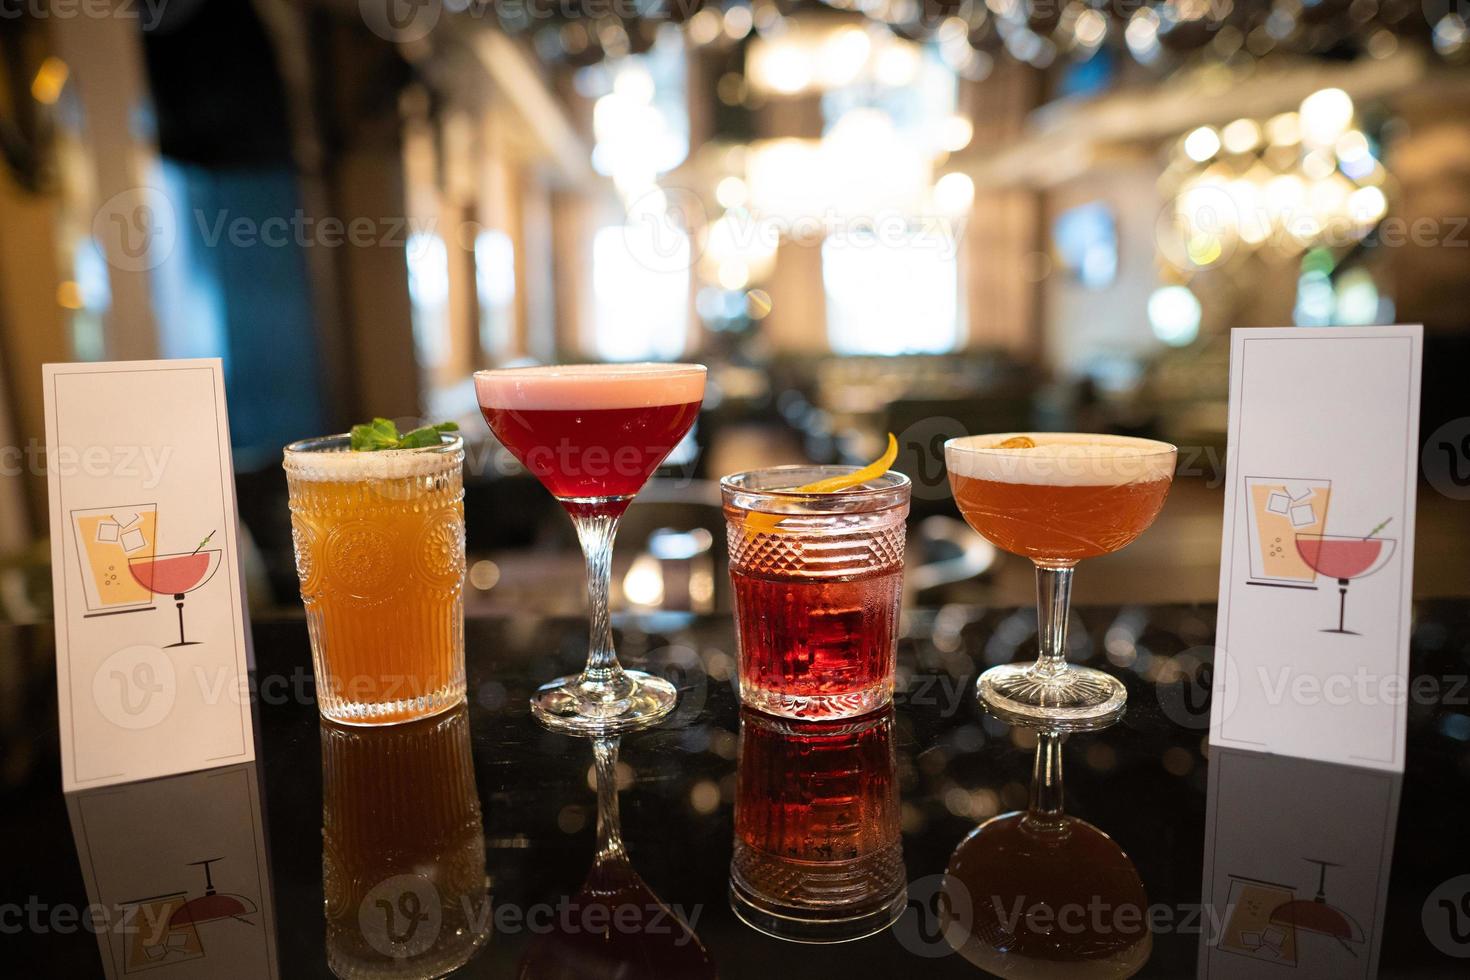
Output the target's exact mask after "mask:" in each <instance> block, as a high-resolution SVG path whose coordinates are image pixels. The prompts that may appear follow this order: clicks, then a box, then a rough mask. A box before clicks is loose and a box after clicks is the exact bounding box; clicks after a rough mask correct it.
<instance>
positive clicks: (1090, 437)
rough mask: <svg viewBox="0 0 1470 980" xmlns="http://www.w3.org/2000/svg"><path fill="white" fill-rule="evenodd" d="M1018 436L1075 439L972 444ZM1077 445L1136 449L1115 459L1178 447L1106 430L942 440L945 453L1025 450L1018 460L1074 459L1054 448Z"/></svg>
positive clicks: (1160, 453) (1145, 456) (1172, 450)
mask: <svg viewBox="0 0 1470 980" xmlns="http://www.w3.org/2000/svg"><path fill="white" fill-rule="evenodd" d="M1019 436H1027V437H1035V436H1043V437H1048V436H1075V437H1076V441H1075V442H1065V443H1058V444H1055V445H1054V446H1049V445H1048V444H1046V443H1038V444H1037V445H1035V446H1032V447H1029V448H1025V449H1019V448H1003V447H1001V446H979V445H975V443H976V442H977V441H979V440H982V439H985V440H990V439H995V440H999V441H1001V442H1004V441H1005V440H1007V439H1014V438H1017V437H1019ZM1079 444H1080V445H1094V446H1109V447H1112V448H1115V449H1130V448H1133V449H1135V450H1136V451H1135V452H1131V453H1126V454H1125V453H1120V454H1118V456H1117V457H1115V458H1117V459H1150V458H1152V457H1155V456H1165V455H1168V454H1169V453H1175V454H1177V453H1178V452H1179V447H1178V446H1176V445H1174V444H1173V443H1170V442H1164V441H1163V440H1162V439H1145V438H1143V437H1142V436H1120V435H1112V434H1110V433H1105V432H989V433H980V434H977V435H972V436H957V437H955V438H953V439H946V440H945V441H944V451H945V452H946V453H948V452H950V451H954V452H957V453H975V454H999V453H1008V454H1009V453H1021V452H1024V453H1025V455H1024V456H1017V457H1015V458H1017V459H1076V458H1079V457H1075V456H1071V455H1070V454H1063V453H1060V452H1057V451H1055V450H1059V449H1061V448H1063V447H1064V446H1076V445H1079ZM1048 448H1051V449H1052V450H1053V451H1051V452H1048V451H1047V449H1048Z"/></svg>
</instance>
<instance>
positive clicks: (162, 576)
mask: <svg viewBox="0 0 1470 980" xmlns="http://www.w3.org/2000/svg"><path fill="white" fill-rule="evenodd" d="M222 554H223V552H222V551H220V549H218V548H201V549H200V550H198V551H187V552H179V553H178V554H173V555H146V556H144V557H141V558H130V559H128V571H129V572H130V573H131V574H132V576H133V580H134V581H135V582H137V583H138V584H139V585H141V586H142V587H143V588H145V589H147V590H148V591H149V592H152V593H153V594H154V595H171V596H173V597H174V605H175V606H177V607H178V610H179V642H177V643H170V644H168V646H170V647H190V646H194V645H196V644H197V643H198V642H199V641H198V640H186V639H184V596H185V595H187V594H188V593H190V592H193V591H194V590H195V589H197V588H199V587H200V586H201V585H203V584H204V583H205V582H208V581H209V580H210V579H212V578H214V573H215V572H217V571H218V570H219V561H220V556H221V555H222Z"/></svg>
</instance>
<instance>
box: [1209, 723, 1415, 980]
mask: <svg viewBox="0 0 1470 980" xmlns="http://www.w3.org/2000/svg"><path fill="white" fill-rule="evenodd" d="M1401 779H1402V777H1400V776H1399V775H1398V774H1397V773H1390V772H1384V771H1382V770H1378V769H1364V768H1355V767H1349V766H1340V765H1336V764H1334V763H1327V762H1312V761H1309V760H1306V759H1293V758H1290V757H1288V756H1274V755H1266V754H1263V753H1259V752H1242V751H1239V750H1236V749H1224V748H1218V749H1216V750H1215V751H1213V752H1212V753H1211V755H1210V790H1209V804H1208V806H1209V810H1208V815H1207V817H1206V820H1205V867H1204V897H1203V900H1202V902H1203V905H1204V911H1203V914H1202V916H1201V920H1200V921H1201V926H1202V928H1203V930H1204V935H1203V938H1202V941H1201V942H1200V948H1199V976H1200V977H1201V978H1217V980H1235V978H1242V980H1256V978H1265V980H1270V978H1271V977H1282V978H1291V980H1313V978H1316V977H1321V978H1324V980H1347V978H1352V977H1363V978H1370V977H1376V976H1377V975H1378V955H1379V950H1380V945H1381V939H1382V932H1383V920H1384V911H1385V907H1386V906H1385V901H1386V899H1387V896H1388V875H1389V865H1390V864H1391V863H1392V858H1393V837H1394V828H1395V826H1396V824H1397V821H1398V806H1399V786H1400V782H1401ZM1262 800H1269V801H1270V806H1262V805H1261V801H1262Z"/></svg>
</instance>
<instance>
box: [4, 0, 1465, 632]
mask: <svg viewBox="0 0 1470 980" xmlns="http://www.w3.org/2000/svg"><path fill="white" fill-rule="evenodd" d="M0 14H3V19H0V152H3V164H0V444H3V445H4V446H5V447H6V448H5V453H4V456H5V458H4V459H3V460H0V464H3V465H4V468H5V469H4V472H5V474H6V478H5V480H4V481H3V484H0V619H7V620H16V621H27V620H37V619H46V618H49V617H50V614H51V599H50V578H49V572H48V571H47V567H46V563H47V561H48V550H47V547H46V543H45V534H46V497H45V475H44V463H43V462H42V458H41V457H42V453H41V450H40V447H41V445H42V444H43V442H44V439H43V433H44V426H43V421H42V399H41V390H40V382H41V374H40V365H41V364H42V363H43V362H45V361H69V360H95V359H134V358H155V357H196V356H219V357H222V358H223V359H224V364H225V370H226V376H227V379H228V390H229V398H230V405H229V408H230V424H231V429H232V437H233V440H234V444H235V446H234V448H235V453H236V471H237V476H238V481H239V490H240V493H239V499H240V508H241V514H242V518H243V521H244V524H245V529H246V531H247V532H248V539H249V541H250V542H251V555H250V565H249V580H250V590H251V592H250V600H251V604H252V606H254V607H256V608H257V609H276V608H279V609H281V610H282V611H283V612H284V613H285V614H287V615H300V608H301V607H300V605H299V603H298V602H297V600H296V577H295V572H294V568H293V565H292V556H291V541H290V525H289V520H288V514H287V509H286V502H285V481H284V477H283V475H282V472H281V468H280V449H281V447H282V445H284V444H285V443H286V442H288V441H291V440H293V439H297V438H302V437H306V436H311V435H317V434H321V433H324V432H334V431H342V430H344V429H346V428H347V427H348V426H349V425H350V424H352V423H353V422H357V421H365V420H367V419H369V418H371V417H372V416H375V415H382V416H389V417H394V418H396V419H400V420H403V419H419V418H426V419H432V420H438V419H455V420H458V421H459V422H460V424H461V425H462V426H463V427H464V429H465V433H466V436H467V441H468V443H469V452H468V462H467V469H466V485H467V502H466V506H467V514H468V528H469V542H468V546H469V550H470V573H469V578H470V585H471V588H470V589H468V590H467V595H468V607H469V609H470V610H471V613H472V614H473V613H474V612H475V611H484V610H496V611H501V612H515V611H524V610H529V609H534V610H535V611H537V612H538V613H565V614H567V615H573V616H580V615H581V610H582V608H583V602H584V595H583V592H582V582H581V576H582V561H581V557H580V555H579V554H578V552H577V550H576V547H575V541H574V540H573V538H572V534H571V529H570V527H569V525H568V523H567V521H566V520H565V518H564V516H563V515H562V513H561V511H560V508H559V507H558V506H557V504H556V502H555V501H554V500H553V499H552V498H551V497H550V496H549V495H547V494H546V493H545V492H543V491H542V490H541V488H540V487H539V486H538V485H537V484H536V483H535V481H534V480H533V479H532V478H531V477H530V476H528V475H527V474H525V473H524V472H523V471H522V470H520V468H519V467H518V466H517V465H516V464H515V462H514V460H513V459H512V458H511V457H510V456H509V454H508V453H506V452H505V451H504V450H503V449H502V448H501V447H499V446H498V445H497V444H496V443H495V442H494V440H493V439H492V438H491V436H490V435H489V433H488V431H487V429H486V428H485V426H484V424H483V422H482V421H481V420H480V419H479V418H478V412H477V409H476V406H475V401H474V394H473V390H472V388H471V386H470V383H469V376H470V373H471V372H472V371H473V370H475V369H477V368H481V367H490V366H503V365H510V364H521V363H538V362H539V363H554V362H572V361H596V360H673V359H679V360H694V361H699V362H702V363H706V364H708V365H709V367H710V384H709V395H708V397H707V399H706V402H705V407H704V412H703V414H702V416H701V418H700V421H699V423H698V425H697V428H696V430H695V432H694V433H693V435H692V437H691V439H690V441H689V442H688V443H687V444H686V445H685V446H684V447H682V448H681V449H680V450H679V451H678V452H676V454H675V457H674V458H672V459H671V460H670V463H669V465H668V466H666V467H665V468H664V470H663V471H661V475H660V477H659V478H658V479H657V480H656V481H655V482H654V483H653V484H651V485H650V487H649V488H648V490H647V491H646V492H645V493H644V494H643V495H642V496H641V497H640V498H639V501H638V502H637V503H636V504H635V505H634V507H633V508H632V510H631V511H630V512H629V514H628V517H627V519H626V520H625V522H624V531H623V533H622V535H621V536H620V539H619V542H618V558H617V563H616V572H615V576H616V586H617V589H618V591H619V593H620V594H619V595H616V596H615V597H614V607H615V608H622V607H623V606H624V605H627V606H631V607H632V608H634V609H636V610H641V611H646V612H655V611H661V612H667V613H680V612H706V611H718V610H725V609H728V581H727V578H726V574H725V569H724V541H723V534H724V531H723V522H722V520H721V517H720V513H719V497H718V493H717V490H716V486H715V481H717V480H718V478H719V476H721V475H722V474H725V473H729V472H732V471H735V470H739V469H743V468H748V467H752V466H761V465H770V464H777V463H783V462H796V461H801V460H813V461H817V462H865V461H867V460H869V459H872V458H874V457H876V456H877V455H878V454H879V453H880V452H881V450H882V448H883V444H884V440H885V434H886V433H888V432H890V431H891V432H893V433H894V434H895V435H897V436H898V437H899V440H900V443H901V455H900V457H899V463H898V466H897V468H898V469H901V470H903V471H904V472H906V473H908V474H909V475H910V476H911V477H912V478H913V480H914V508H913V511H914V513H913V521H914V524H913V527H912V530H911V535H910V538H911V541H912V546H911V553H910V555H909V573H908V585H907V588H908V593H909V595H908V597H907V599H908V602H909V603H911V604H919V605H926V606H934V607H941V608H948V607H951V606H953V608H956V609H959V608H961V604H963V605H976V606H985V605H990V606H997V605H999V606H1021V607H1022V608H1023V609H1028V608H1029V604H1030V602H1031V599H1032V595H1031V590H1032V576H1031V571H1030V568H1029V567H1028V566H1027V565H1026V563H1025V562H1023V561H1021V560H1020V559H1007V558H1006V557H1005V556H1002V557H999V558H998V557H997V556H996V555H995V554H994V552H993V550H992V549H991V548H990V546H989V545H988V544H986V543H985V542H983V541H982V540H981V539H980V538H978V537H977V536H975V535H974V534H973V533H972V532H971V531H969V529H968V528H966V527H965V526H964V524H963V523H961V522H960V521H959V519H958V516H957V514H956V513H955V511H954V509H953V504H952V502H951V501H950V498H949V490H948V484H947V482H946V479H945V475H944V472H943V468H942V462H941V460H942V455H941V453H940V450H939V446H940V444H941V443H942V441H943V440H944V439H945V438H948V437H951V436H957V435H962V434H966V433H977V432H988V431H1008V430H1014V429H1028V428H1039V429H1055V430H1067V429H1080V430H1088V431H1100V432H1116V433H1126V434H1139V435H1148V436H1153V437H1158V438H1162V439H1166V440H1169V441H1171V442H1174V443H1176V444H1178V445H1179V446H1180V447H1181V456H1180V476H1179V479H1178V480H1177V481H1176V484H1175V489H1174V491H1173V495H1172V497H1171V499H1170V502H1169V504H1168V506H1167V507H1166V509H1165V512H1164V515H1163V517H1162V518H1161V519H1160V521H1159V525H1158V527H1157V528H1156V529H1155V530H1154V531H1153V532H1152V533H1150V534H1148V535H1146V536H1144V538H1143V539H1142V540H1141V541H1140V542H1139V543H1138V544H1137V545H1135V546H1134V547H1133V548H1131V549H1128V550H1127V551H1125V552H1122V553H1119V554H1117V555H1113V556H1109V557H1107V558H1102V559H1098V560H1097V561H1096V563H1095V564H1096V565H1098V566H1099V567H1098V568H1097V569H1096V572H1094V573H1090V574H1088V575H1086V576H1084V577H1083V578H1082V579H1080V580H1079V582H1078V589H1077V591H1078V595H1077V601H1078V602H1080V603H1088V602H1108V603H1130V602H1136V603H1162V602H1195V601H1211V600H1213V598H1214V596H1215V592H1216V588H1217V582H1218V550H1219V535H1220V525H1221V517H1220V509H1221V501H1222V491H1221V481H1222V480H1223V478H1224V474H1223V472H1222V471H1223V451H1224V440H1225V416H1226V382H1227V378H1226V373H1227V360H1228V346H1229V344H1228V338H1229V335H1228V331H1229V328H1231V327H1253V326H1280V325H1291V324H1297V325H1304V326H1319V327H1322V328H1324V329H1330V328H1332V327H1335V326H1350V325H1354V324H1375V323H1392V322H1423V323H1424V324H1425V325H1426V331H1427V335H1426V347H1425V350H1426V361H1425V384H1424V411H1423V420H1422V432H1421V437H1422V439H1423V441H1424V444H1425V457H1424V458H1425V464H1426V470H1425V473H1426V477H1427V479H1426V481H1425V482H1424V484H1423V485H1422V487H1421V493H1420V516H1419V520H1420V525H1419V526H1420V534H1419V541H1418V550H1417V554H1416V560H1417V569H1416V571H1417V577H1416V591H1417V592H1419V593H1420V594H1423V595H1465V594H1470V558H1467V556H1466V549H1465V548H1464V542H1465V540H1466V532H1467V530H1470V521H1467V518H1466V510H1465V508H1464V506H1463V504H1461V503H1460V501H1459V499H1458V498H1462V497H1465V496H1470V489H1467V485H1470V446H1465V447H1458V444H1457V443H1454V442H1452V441H1445V440H1447V439H1450V436H1448V435H1445V436H1443V437H1441V436H1440V435H1438V433H1442V432H1444V433H1452V432H1457V431H1460V429H1463V428H1464V416H1466V415H1467V414H1470V412H1467V411H1466V408H1465V400H1464V395H1463V391H1464V382H1463V374H1464V370H1465V368H1466V366H1467V365H1470V339H1467V338H1470V333H1467V327H1470V322H1467V321H1470V277H1467V271H1470V264H1467V259H1470V70H1467V68H1466V62H1467V60H1470V28H1467V24H1466V21H1465V19H1464V8H1463V5H1456V4H1454V3H1451V2H1448V0H1444V2H1437V0H1424V2H1421V0H1167V2H1152V0H987V2H975V0H963V2H961V0H829V2H827V3H818V2H814V0H813V2H803V0H722V2H721V0H506V2H496V3H483V2H475V0H426V2H423V3H409V2H407V0H361V2H358V0H302V2H290V0H250V2H246V0H153V2H149V0H131V2H127V3H123V2H120V0H94V2H91V3H87V4H82V3H76V4H71V3H66V2H64V0H51V2H49V3H47V2H43V0H32V2H25V3H21V2H11V0H0ZM1342 397H1343V398H1344V399H1349V398H1351V397H1352V393H1351V392H1348V391H1344V392H1342ZM1456 425H1459V426H1460V429H1456V428H1455V426H1456ZM1445 426H1449V428H1448V429H1444V428H1442V427H1445ZM1446 447H1449V448H1448V451H1446ZM1457 447H1458V448H1457ZM1461 450H1463V451H1461ZM1431 462H1433V464H1434V465H1433V466H1431ZM1462 468H1465V469H1466V470H1467V472H1461V469H1462ZM1104 567H1105V568H1106V569H1107V573H1106V574H1099V573H1101V572H1103V570H1104ZM1028 614H1029V613H1028Z"/></svg>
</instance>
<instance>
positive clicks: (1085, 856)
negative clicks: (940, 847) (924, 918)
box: [939, 731, 1153, 980]
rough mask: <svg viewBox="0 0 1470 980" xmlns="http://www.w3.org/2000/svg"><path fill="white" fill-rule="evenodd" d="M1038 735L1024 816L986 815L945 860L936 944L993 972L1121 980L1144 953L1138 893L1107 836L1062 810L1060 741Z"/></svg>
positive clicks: (1145, 927)
mask: <svg viewBox="0 0 1470 980" xmlns="http://www.w3.org/2000/svg"><path fill="white" fill-rule="evenodd" d="M1063 737H1064V736H1063V735H1062V734H1061V733H1060V732H1057V731H1043V732H1041V733H1039V740H1038V742H1037V745H1036V761H1035V764H1034V769H1033V772H1032V777H1031V797H1030V803H1029V805H1028V806H1027V808H1026V810H1025V812H1018V813H1005V814H1001V815H1000V816H998V817H992V818H991V819H990V820H987V821H985V822H984V823H982V824H981V825H980V826H979V827H976V828H975V829H974V830H973V831H971V833H970V835H969V836H968V837H966V838H965V839H964V840H963V841H961V842H960V844H959V846H958V847H956V848H955V850H954V853H953V854H952V855H951V856H950V859H949V867H948V868H947V869H946V870H945V878H944V885H943V888H942V890H941V893H940V896H939V910H940V920H941V922H942V923H943V926H944V935H945V939H946V940H947V941H948V942H949V944H950V945H951V946H953V947H954V948H955V949H957V950H958V951H959V953H960V955H962V956H964V957H965V959H967V960H969V961H970V962H971V963H974V964H975V965H976V966H978V967H980V968H981V969H983V970H986V971H988V972H990V973H993V974H995V975H996V976H1001V977H1024V978H1041V977H1057V978H1067V980H1076V978H1081V980H1089V978H1103V977H1108V978H1122V977H1131V976H1132V975H1133V974H1135V973H1137V972H1138V971H1139V970H1140V969H1142V968H1143V965H1144V964H1145V963H1147V962H1148V958H1149V955H1150V954H1151V953H1152V952H1153V934H1152V932H1151V931H1150V927H1149V921H1148V896H1147V894H1146V893H1145V892H1144V888H1143V881H1142V879H1141V878H1139V876H1138V869H1137V868H1136V867H1135V866H1134V864H1133V861H1132V860H1131V859H1130V858H1129V857H1128V855H1127V854H1125V853H1124V852H1123V849H1122V848H1121V847H1119V846H1118V845H1117V844H1116V843H1115V842H1114V841H1113V839H1112V838H1111V837H1109V836H1108V835H1107V834H1105V833H1103V832H1102V831H1101V830H1099V829H1097V828H1096V827H1094V826H1092V824H1089V823H1087V822H1086V821H1083V820H1079V819H1077V818H1076V817H1069V816H1067V815H1066V814H1065V813H1064V812H1062V802H1063V800H1062V739H1063Z"/></svg>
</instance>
